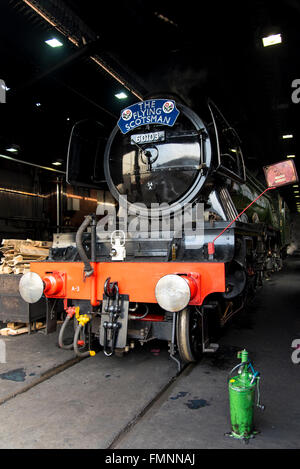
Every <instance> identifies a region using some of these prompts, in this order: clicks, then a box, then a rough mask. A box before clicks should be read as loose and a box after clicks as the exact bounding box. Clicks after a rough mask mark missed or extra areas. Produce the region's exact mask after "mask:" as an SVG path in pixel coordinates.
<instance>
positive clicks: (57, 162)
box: [52, 161, 62, 166]
mask: <svg viewBox="0 0 300 469" xmlns="http://www.w3.org/2000/svg"><path fill="white" fill-rule="evenodd" d="M52 164H53V166H61V165H62V163H61V162H60V161H53V163H52Z"/></svg>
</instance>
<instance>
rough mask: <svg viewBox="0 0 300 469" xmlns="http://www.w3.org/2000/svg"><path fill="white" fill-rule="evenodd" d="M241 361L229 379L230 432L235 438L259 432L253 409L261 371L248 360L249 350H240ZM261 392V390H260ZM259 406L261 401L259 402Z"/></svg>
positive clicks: (248, 436)
mask: <svg viewBox="0 0 300 469" xmlns="http://www.w3.org/2000/svg"><path fill="white" fill-rule="evenodd" d="M237 356H238V358H241V363H239V364H238V365H237V366H235V367H234V368H233V369H232V370H231V372H230V375H231V374H232V373H233V371H235V370H238V374H237V375H236V376H232V377H230V375H229V379H228V390H229V404H230V419H231V427H232V431H231V433H230V434H229V435H230V436H232V437H233V438H239V439H243V440H246V439H249V438H253V436H254V435H255V434H256V433H257V432H256V431H255V430H254V428H253V410H254V401H255V390H256V387H257V386H258V382H259V373H258V372H256V371H254V369H253V366H252V364H251V363H250V362H249V360H248V352H247V350H242V351H241V352H238V355H237ZM258 393H259V391H258ZM257 405H258V406H259V407H261V408H263V406H260V405H259V403H258V404H257Z"/></svg>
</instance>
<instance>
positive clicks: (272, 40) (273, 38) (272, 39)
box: [262, 34, 282, 47]
mask: <svg viewBox="0 0 300 469" xmlns="http://www.w3.org/2000/svg"><path fill="white" fill-rule="evenodd" d="M262 42H263V45H264V47H268V46H274V45H275V44H280V43H281V42H282V37H281V34H271V35H270V36H267V37H263V38H262Z"/></svg>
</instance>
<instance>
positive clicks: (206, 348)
mask: <svg viewBox="0 0 300 469" xmlns="http://www.w3.org/2000/svg"><path fill="white" fill-rule="evenodd" d="M216 307H217V304H216V305H214V304H210V305H203V306H202V307H201V308H199V310H198V311H199V314H200V316H201V323H202V352H203V353H214V352H216V351H217V350H218V348H219V344H214V343H211V342H209V334H208V320H207V314H209V310H212V309H215V308H216Z"/></svg>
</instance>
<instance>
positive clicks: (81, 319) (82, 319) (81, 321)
mask: <svg viewBox="0 0 300 469" xmlns="http://www.w3.org/2000/svg"><path fill="white" fill-rule="evenodd" d="M90 319H91V318H90V316H88V315H87V314H80V315H79V316H78V317H77V321H78V326H77V327H76V330H75V334H74V339H73V348H74V352H75V354H76V355H77V357H80V358H85V357H94V356H95V355H96V352H94V351H93V350H86V351H85V352H81V351H80V349H79V345H84V342H83V343H82V342H81V341H79V340H78V339H79V334H80V332H81V331H83V333H84V327H85V325H86V324H87V323H88V322H89V321H90Z"/></svg>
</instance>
